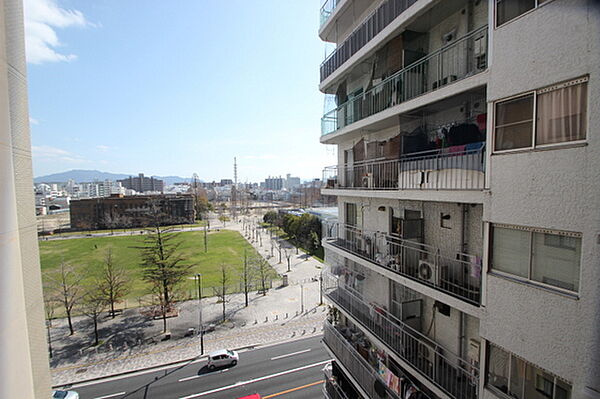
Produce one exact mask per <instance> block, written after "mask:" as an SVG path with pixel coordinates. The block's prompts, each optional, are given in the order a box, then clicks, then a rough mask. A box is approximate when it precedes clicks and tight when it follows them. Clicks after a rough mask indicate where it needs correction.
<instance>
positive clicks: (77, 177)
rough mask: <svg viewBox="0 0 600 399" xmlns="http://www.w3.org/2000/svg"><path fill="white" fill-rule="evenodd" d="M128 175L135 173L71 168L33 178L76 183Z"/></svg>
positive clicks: (176, 180)
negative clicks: (71, 180)
mask: <svg viewBox="0 0 600 399" xmlns="http://www.w3.org/2000/svg"><path fill="white" fill-rule="evenodd" d="M129 176H137V174H131V175H128V174H121V173H109V172H101V171H99V170H82V169H73V170H70V171H67V172H62V173H54V174H51V175H46V176H39V177H36V178H35V179H33V182H34V183H66V182H67V181H69V180H70V179H73V180H74V181H75V182H76V183H83V182H92V181H94V180H98V181H102V180H107V179H108V180H113V181H115V180H120V179H125V178H127V177H129ZM148 177H150V176H148ZM154 177H156V178H158V179H161V180H164V181H165V184H167V185H169V184H174V183H181V182H189V181H190V179H189V178H187V179H186V178H183V177H179V176H165V177H162V176H154Z"/></svg>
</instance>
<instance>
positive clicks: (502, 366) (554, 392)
mask: <svg viewBox="0 0 600 399" xmlns="http://www.w3.org/2000/svg"><path fill="white" fill-rule="evenodd" d="M487 360H488V361H487V387H488V388H490V389H491V390H492V391H495V392H501V393H504V394H506V395H508V396H510V397H511V398H519V399H570V398H571V384H569V383H567V382H565V381H563V380H562V379H560V378H559V377H557V376H555V375H553V374H550V373H548V372H547V371H544V370H542V369H541V368H539V367H537V366H535V365H533V364H531V363H529V362H527V361H525V360H523V359H521V358H519V357H517V356H515V355H513V354H512V353H509V352H507V351H505V350H503V349H501V348H499V347H498V346H496V345H494V344H488V359H487Z"/></svg>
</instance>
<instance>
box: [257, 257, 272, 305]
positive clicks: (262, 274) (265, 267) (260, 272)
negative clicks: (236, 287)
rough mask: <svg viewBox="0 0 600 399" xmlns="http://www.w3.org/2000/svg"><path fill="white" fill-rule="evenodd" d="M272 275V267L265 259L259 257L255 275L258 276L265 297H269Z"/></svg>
mask: <svg viewBox="0 0 600 399" xmlns="http://www.w3.org/2000/svg"><path fill="white" fill-rule="evenodd" d="M271 273H272V269H271V266H270V265H269V263H268V262H267V261H266V260H265V259H264V258H262V257H259V258H258V259H256V262H254V274H255V275H256V278H257V280H258V283H259V284H260V287H261V292H262V294H263V296H265V295H267V290H268V287H267V286H268V282H269V279H270V277H271Z"/></svg>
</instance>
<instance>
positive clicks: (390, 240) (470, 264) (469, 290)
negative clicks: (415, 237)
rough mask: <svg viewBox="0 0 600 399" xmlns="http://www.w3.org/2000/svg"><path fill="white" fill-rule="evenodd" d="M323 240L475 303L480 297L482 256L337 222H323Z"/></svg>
mask: <svg viewBox="0 0 600 399" xmlns="http://www.w3.org/2000/svg"><path fill="white" fill-rule="evenodd" d="M323 240H325V242H327V243H328V244H330V245H333V246H335V247H338V248H340V249H343V250H344V251H347V252H349V253H351V254H353V255H356V256H359V257H361V258H363V259H366V260H368V261H369V262H370V263H372V264H375V265H376V266H379V267H383V268H385V269H387V270H390V271H392V272H394V273H397V274H399V275H402V276H404V277H407V278H410V279H411V280H415V281H418V282H420V283H422V284H426V285H429V286H432V287H434V288H435V289H437V290H439V291H442V292H445V293H447V294H450V295H452V296H454V297H457V298H459V299H461V300H463V301H465V302H468V303H471V304H473V305H479V303H480V300H481V267H482V266H481V259H480V258H479V257H477V256H474V255H470V254H465V253H462V252H456V253H455V254H454V256H449V255H447V254H442V252H441V251H440V249H439V248H435V247H432V246H430V245H427V244H423V243H419V242H415V241H411V240H407V239H402V238H400V237H395V236H392V235H389V234H386V233H382V232H373V231H365V230H361V229H359V228H357V227H355V226H349V225H344V224H341V223H336V222H324V223H323Z"/></svg>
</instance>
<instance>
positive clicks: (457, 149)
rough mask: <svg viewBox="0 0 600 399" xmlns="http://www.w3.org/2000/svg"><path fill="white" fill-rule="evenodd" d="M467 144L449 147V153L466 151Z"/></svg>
mask: <svg viewBox="0 0 600 399" xmlns="http://www.w3.org/2000/svg"><path fill="white" fill-rule="evenodd" d="M466 147H467V146H466V145H465V144H463V145H455V146H452V147H448V154H455V153H461V152H465V149H466Z"/></svg>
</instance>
